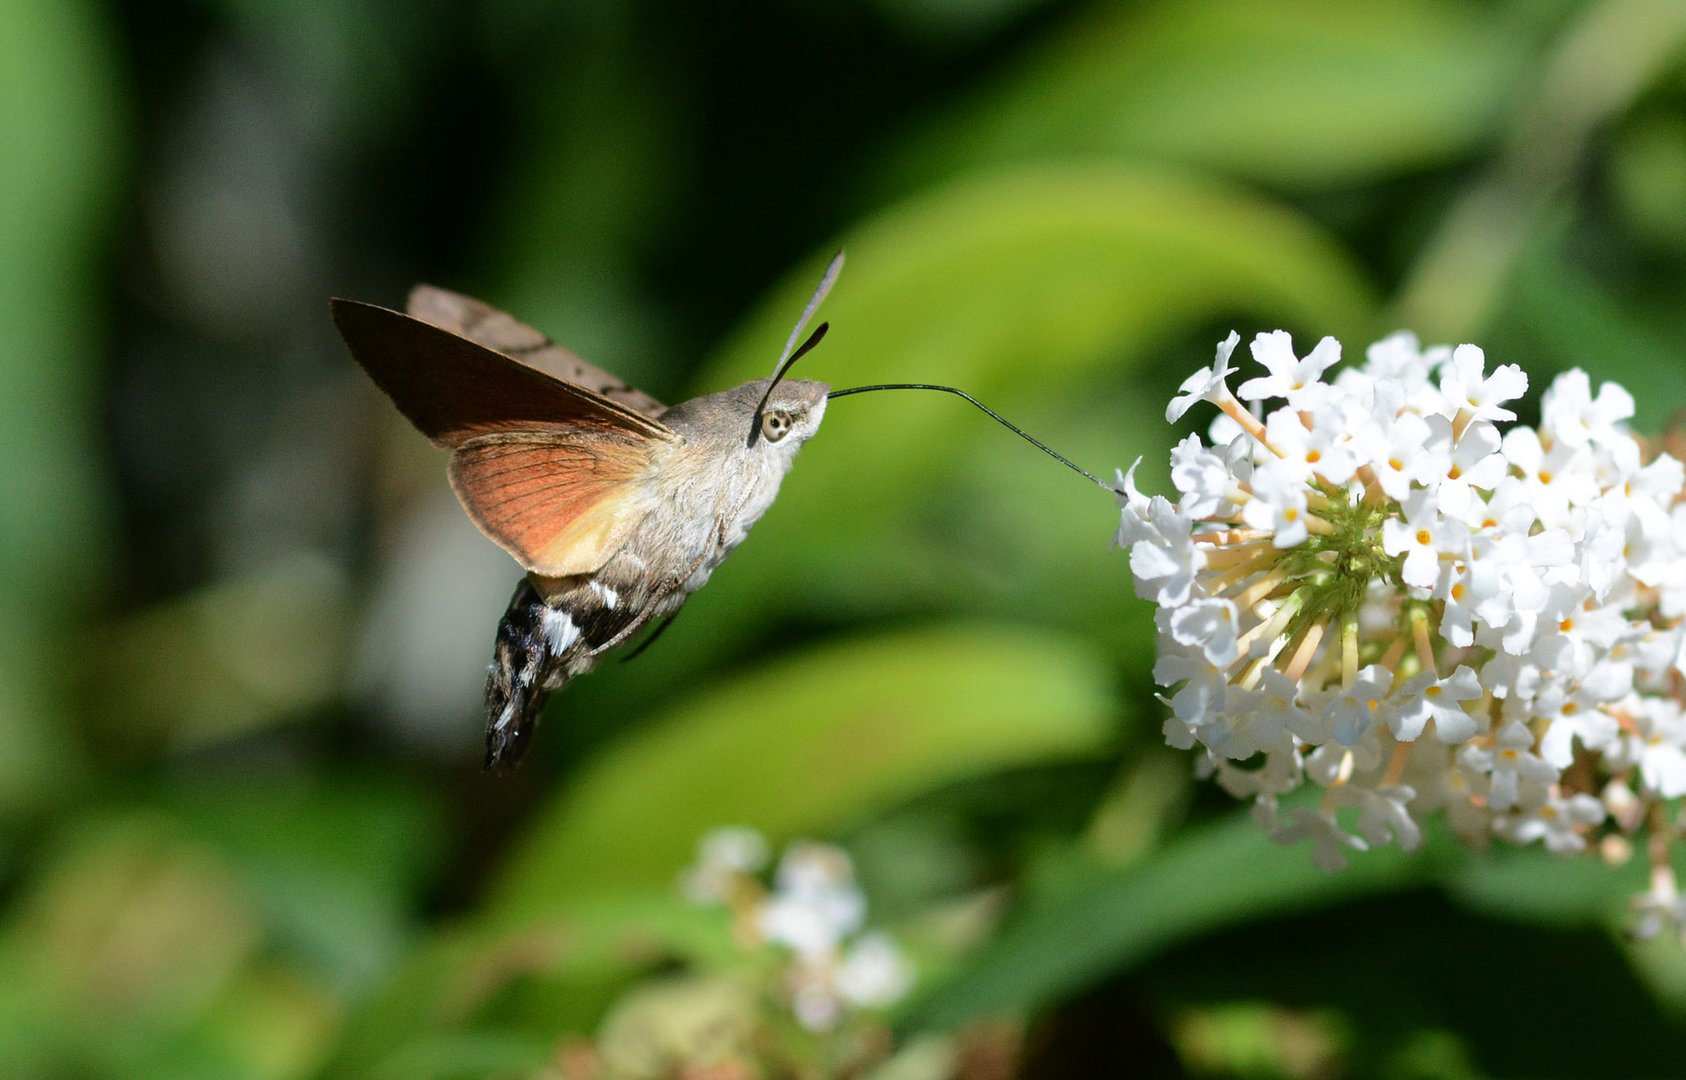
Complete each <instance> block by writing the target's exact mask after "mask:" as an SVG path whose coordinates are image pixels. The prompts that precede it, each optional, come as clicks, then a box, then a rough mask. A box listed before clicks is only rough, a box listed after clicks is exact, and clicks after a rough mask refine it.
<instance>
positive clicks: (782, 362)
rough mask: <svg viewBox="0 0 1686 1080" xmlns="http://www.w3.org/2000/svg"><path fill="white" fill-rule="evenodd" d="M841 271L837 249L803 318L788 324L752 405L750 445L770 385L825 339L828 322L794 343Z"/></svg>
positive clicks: (768, 395)
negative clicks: (768, 376)
mask: <svg viewBox="0 0 1686 1080" xmlns="http://www.w3.org/2000/svg"><path fill="white" fill-rule="evenodd" d="M842 271H843V252H841V251H839V252H838V253H837V254H835V255H833V256H832V257H831V261H830V262H829V263H827V264H826V267H825V273H824V274H822V275H821V276H820V283H819V285H818V286H817V287H815V289H814V295H813V296H810V297H809V298H808V306H807V307H805V308H803V309H802V317H801V318H800V319H797V320H796V325H795V326H793V327H791V330H790V338H789V339H788V340H786V341H785V343H784V352H782V353H780V354H779V362H778V363H777V364H774V365H773V381H772V382H770V383H768V384H767V392H766V393H765V394H762V395H761V401H760V403H759V404H757V405H756V406H755V414H754V415H753V416H751V417H750V422H749V444H750V445H751V446H754V445H755V439H756V437H757V436H758V435H759V434H760V433H761V411H762V410H763V409H765V408H766V407H767V399H768V398H771V397H772V396H773V387H775V386H777V385H779V381H780V380H781V379H783V378H784V376H785V372H787V371H789V370H790V368H791V365H793V364H795V363H796V361H798V360H800V359H802V358H803V357H804V356H806V355H808V353H809V352H810V351H812V349H813V348H814V346H815V345H818V344H819V343H820V342H821V341H822V340H823V339H824V338H825V332H826V331H827V330H828V329H830V327H831V324H830V323H820V324H819V325H818V326H816V327H814V332H813V333H812V334H809V335H808V340H806V341H804V342H803V343H802V344H801V345H797V344H796V339H797V338H799V337H801V336H802V331H803V330H805V329H806V328H807V326H808V320H809V319H811V318H813V317H814V312H816V311H818V310H819V308H820V304H821V303H822V302H824V300H825V298H826V294H827V293H829V292H831V287H832V286H833V285H834V284H836V283H837V275H838V274H840V273H842Z"/></svg>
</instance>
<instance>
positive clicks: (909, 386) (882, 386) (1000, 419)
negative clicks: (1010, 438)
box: [826, 383, 1118, 495]
mask: <svg viewBox="0 0 1686 1080" xmlns="http://www.w3.org/2000/svg"><path fill="white" fill-rule="evenodd" d="M877 390H936V391H939V392H941V393H944V394H953V395H954V396H955V397H960V398H965V399H966V400H967V401H969V402H971V403H972V404H973V405H975V406H977V407H978V408H979V409H981V410H983V411H984V412H985V413H986V414H988V416H989V418H990V419H992V420H994V421H995V422H996V423H997V424H1000V425H1001V426H1002V427H1004V428H1006V429H1007V430H1008V431H1011V432H1012V433H1013V434H1015V435H1017V436H1018V437H1019V438H1021V439H1023V440H1024V441H1026V442H1028V443H1030V444H1031V445H1032V446H1034V447H1036V448H1037V449H1038V450H1040V451H1042V452H1043V453H1044V454H1047V455H1048V456H1049V457H1051V458H1053V459H1054V460H1055V461H1057V462H1059V463H1060V464H1061V465H1064V466H1065V467H1066V468H1068V469H1070V470H1071V471H1072V472H1075V473H1079V474H1081V475H1083V476H1085V477H1087V478H1088V479H1089V480H1092V481H1093V482H1095V483H1096V484H1099V485H1100V486H1101V487H1103V488H1106V489H1107V490H1108V491H1110V492H1112V493H1113V494H1115V495H1116V494H1118V488H1117V487H1116V486H1115V485H1113V484H1109V483H1107V482H1106V481H1105V480H1102V479H1101V478H1100V477H1098V476H1096V475H1095V474H1094V473H1092V472H1090V471H1089V470H1088V469H1085V468H1084V467H1083V466H1081V465H1079V464H1077V462H1075V461H1073V460H1071V459H1070V458H1068V457H1066V456H1065V455H1064V454H1062V453H1060V452H1059V451H1058V450H1055V449H1054V448H1053V447H1051V446H1049V445H1048V444H1047V443H1045V442H1043V441H1042V440H1041V439H1038V438H1037V437H1036V436H1034V435H1032V434H1031V433H1030V432H1028V431H1026V430H1025V429H1024V428H1022V427H1019V426H1018V425H1017V424H1015V423H1013V422H1012V421H1011V420H1009V419H1007V418H1006V417H1005V416H1002V415H1001V414H1000V413H998V412H996V411H995V410H994V409H992V408H990V407H989V406H988V405H985V404H984V403H983V402H981V401H979V400H978V399H977V398H975V397H973V396H972V395H971V394H968V393H967V392H966V391H964V390H962V389H960V388H959V387H957V386H939V385H937V384H936V383H878V384H876V385H873V386H851V387H850V388H849V389H847V390H833V391H832V392H831V393H829V394H827V395H826V398H827V399H830V398H840V397H848V396H849V395H850V394H865V393H869V392H872V391H877Z"/></svg>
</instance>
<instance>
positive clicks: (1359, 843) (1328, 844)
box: [1261, 803, 1369, 873]
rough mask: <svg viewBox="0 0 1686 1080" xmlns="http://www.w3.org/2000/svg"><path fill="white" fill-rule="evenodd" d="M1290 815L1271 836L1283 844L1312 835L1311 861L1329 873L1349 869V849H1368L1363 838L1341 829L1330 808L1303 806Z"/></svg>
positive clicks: (1286, 844) (1290, 812) (1292, 843)
mask: <svg viewBox="0 0 1686 1080" xmlns="http://www.w3.org/2000/svg"><path fill="white" fill-rule="evenodd" d="M1261 805H1262V803H1261ZM1287 817H1288V823H1287V824H1285V825H1277V826H1276V827H1275V828H1273V829H1272V830H1271V833H1270V838H1271V839H1272V840H1274V841H1276V842H1277V843H1278V844H1281V845H1282V846H1283V847H1290V846H1292V845H1294V844H1297V843H1299V842H1300V841H1301V840H1305V839H1308V838H1309V839H1310V840H1311V843H1312V852H1311V861H1312V862H1314V863H1316V864H1317V865H1318V866H1319V867H1321V868H1322V869H1324V870H1327V871H1329V872H1330V873H1333V872H1335V871H1336V870H1345V869H1346V863H1347V856H1346V853H1347V852H1348V851H1366V850H1368V849H1369V845H1368V844H1366V843H1365V842H1364V841H1363V840H1361V839H1359V838H1358V837H1356V836H1353V835H1352V834H1351V833H1349V832H1346V831H1345V830H1344V829H1342V828H1341V827H1340V824H1339V823H1337V822H1336V821H1335V815H1334V814H1332V813H1328V812H1327V811H1320V810H1309V809H1307V808H1305V807H1303V806H1301V807H1295V808H1293V809H1291V810H1289V811H1288V815H1287Z"/></svg>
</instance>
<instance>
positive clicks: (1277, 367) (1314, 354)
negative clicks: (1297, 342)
mask: <svg viewBox="0 0 1686 1080" xmlns="http://www.w3.org/2000/svg"><path fill="white" fill-rule="evenodd" d="M1250 348H1251V349H1252V353H1253V359H1254V360H1257V361H1258V362H1259V363H1261V364H1263V365H1264V366H1265V370H1266V371H1268V372H1270V374H1269V375H1262V376H1259V377H1258V378H1254V379H1248V380H1247V381H1246V382H1244V383H1242V384H1241V389H1240V391H1239V393H1240V395H1241V396H1242V397H1244V398H1246V399H1247V400H1248V401H1257V400H1259V399H1260V398H1267V397H1279V398H1286V399H1287V401H1288V404H1289V406H1290V407H1292V408H1295V409H1310V408H1316V407H1317V406H1318V405H1320V404H1322V402H1323V401H1324V400H1325V393H1324V392H1325V390H1326V389H1327V388H1326V387H1324V386H1323V383H1322V379H1323V373H1324V372H1325V371H1327V370H1328V369H1329V368H1330V367H1331V366H1332V365H1334V364H1335V363H1337V362H1338V361H1339V360H1340V358H1341V343H1340V342H1338V341H1336V340H1335V339H1334V338H1331V337H1326V338H1324V339H1323V340H1322V341H1319V342H1318V343H1317V345H1316V346H1315V347H1313V348H1312V350H1311V352H1309V353H1307V354H1306V356H1305V359H1303V360H1302V359H1300V358H1299V357H1297V356H1295V355H1294V340H1293V338H1291V337H1289V336H1288V332H1287V331H1285V330H1273V331H1271V332H1270V333H1268V334H1260V335H1258V336H1257V337H1255V338H1254V339H1253V343H1252V345H1251V346H1250Z"/></svg>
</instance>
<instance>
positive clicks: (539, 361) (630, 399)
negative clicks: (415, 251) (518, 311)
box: [405, 285, 667, 417]
mask: <svg viewBox="0 0 1686 1080" xmlns="http://www.w3.org/2000/svg"><path fill="white" fill-rule="evenodd" d="M405 307H406V308H407V310H408V311H409V313H410V314H411V315H414V316H415V317H416V318H418V319H422V320H424V321H426V322H429V323H432V324H433V325H434V326H437V327H439V328H440V329H443V330H449V331H450V332H451V333H453V334H460V335H462V336H463V337H465V338H468V339H470V340H471V341H477V342H479V343H480V344H482V345H485V346H486V347H488V348H491V349H495V350H497V351H498V352H500V353H503V354H504V355H505V356H509V357H513V358H514V359H516V360H519V361H521V362H522V363H524V364H527V365H529V366H531V367H536V368H538V369H539V370H540V371H542V372H544V373H545V374H547V375H551V376H554V377H555V378H558V379H562V380H565V381H567V382H571V383H574V384H576V385H578V386H583V387H585V388H586V389H587V390H591V391H594V392H595V393H598V394H601V395H603V396H604V397H606V398H608V399H609V400H610V401H614V402H617V403H619V404H621V405H625V406H626V407H627V408H629V409H631V410H633V411H634V412H638V413H642V414H644V415H645V416H649V417H655V416H659V415H661V414H662V413H663V412H665V411H666V410H667V406H666V405H663V404H662V403H661V402H659V401H657V400H656V399H655V398H653V397H651V396H650V395H649V394H646V393H645V392H644V391H642V390H640V389H638V388H637V387H635V386H630V385H628V384H627V383H625V382H623V381H622V380H620V379H619V378H617V377H615V376H614V375H611V374H610V373H609V372H607V371H604V370H603V369H602V368H600V367H598V366H596V365H595V364H591V363H587V362H586V361H585V360H582V359H580V357H579V356H578V355H577V354H575V353H574V352H573V351H572V350H571V349H567V348H564V347H563V346H561V345H558V344H556V342H554V341H552V340H550V338H548V337H546V336H545V335H544V334H543V333H542V332H541V331H538V330H535V329H534V328H533V327H531V326H528V325H527V324H526V323H524V322H522V321H521V320H520V319H517V318H516V317H515V316H513V315H510V314H508V313H507V312H503V311H499V310H498V309H497V308H495V307H493V306H492V305H490V304H488V303H485V302H483V301H480V300H476V299H474V298H473V297H472V296H464V295H463V294H462V293H456V292H451V291H450V290H449V289H441V288H439V287H437V286H435V285H417V286H416V287H415V288H414V289H411V290H410V298H409V300H408V302H407V303H406V304H405Z"/></svg>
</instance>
